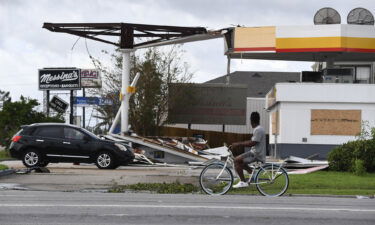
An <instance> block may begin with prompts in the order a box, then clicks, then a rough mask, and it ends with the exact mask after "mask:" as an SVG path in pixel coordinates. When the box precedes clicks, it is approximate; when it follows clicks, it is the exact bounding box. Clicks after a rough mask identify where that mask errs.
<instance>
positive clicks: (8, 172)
mask: <svg viewBox="0 0 375 225" xmlns="http://www.w3.org/2000/svg"><path fill="white" fill-rule="evenodd" d="M15 172H16V171H15V170H14V169H7V170H2V171H0V177H2V176H7V175H10V174H13V173H15Z"/></svg>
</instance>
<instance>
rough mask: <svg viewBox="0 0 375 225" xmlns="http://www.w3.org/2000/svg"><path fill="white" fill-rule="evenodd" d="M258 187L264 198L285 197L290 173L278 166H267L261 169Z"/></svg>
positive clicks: (257, 179) (257, 176)
mask: <svg viewBox="0 0 375 225" xmlns="http://www.w3.org/2000/svg"><path fill="white" fill-rule="evenodd" d="M255 181H256V187H257V189H258V191H259V192H260V193H261V194H262V195H264V196H270V197H276V196H281V195H283V194H284V193H285V192H286V190H287V189H288V186H289V177H288V173H287V172H286V170H285V169H284V168H282V167H281V166H278V165H273V164H271V165H266V166H264V167H262V168H260V169H259V171H258V173H257V175H256V177H255Z"/></svg>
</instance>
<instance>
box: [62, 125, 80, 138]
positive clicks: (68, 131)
mask: <svg viewBox="0 0 375 225" xmlns="http://www.w3.org/2000/svg"><path fill="white" fill-rule="evenodd" d="M64 136H65V138H67V139H76V140H83V138H84V137H85V134H84V133H82V132H81V131H79V130H76V129H73V128H66V127H64Z"/></svg>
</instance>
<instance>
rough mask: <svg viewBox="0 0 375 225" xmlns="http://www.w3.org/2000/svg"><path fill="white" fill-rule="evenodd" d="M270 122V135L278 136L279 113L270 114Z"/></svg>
mask: <svg viewBox="0 0 375 225" xmlns="http://www.w3.org/2000/svg"><path fill="white" fill-rule="evenodd" d="M271 122H272V134H274V135H275V134H277V135H278V134H279V132H280V125H279V122H280V120H279V111H276V112H273V113H272V114H271Z"/></svg>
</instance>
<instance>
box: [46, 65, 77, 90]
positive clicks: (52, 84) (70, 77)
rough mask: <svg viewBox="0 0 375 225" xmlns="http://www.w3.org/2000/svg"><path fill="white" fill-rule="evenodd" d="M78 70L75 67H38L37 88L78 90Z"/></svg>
mask: <svg viewBox="0 0 375 225" xmlns="http://www.w3.org/2000/svg"><path fill="white" fill-rule="evenodd" d="M79 89H81V77H80V70H79V69H76V68H61V69H40V70H39V90H79Z"/></svg>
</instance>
